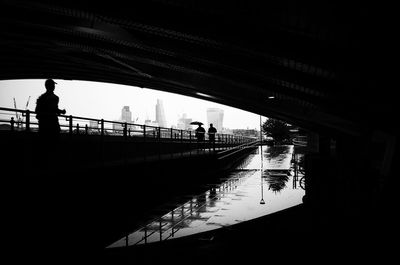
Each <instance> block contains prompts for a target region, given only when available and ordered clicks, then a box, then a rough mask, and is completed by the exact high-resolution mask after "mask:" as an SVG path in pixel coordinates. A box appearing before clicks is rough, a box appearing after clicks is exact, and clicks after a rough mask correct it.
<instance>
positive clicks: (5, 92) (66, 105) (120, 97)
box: [0, 79, 266, 130]
mask: <svg viewBox="0 0 400 265" xmlns="http://www.w3.org/2000/svg"><path fill="white" fill-rule="evenodd" d="M44 81H45V80H42V79H32V80H4V81H0V107H6V108H14V101H13V98H15V100H16V102H17V108H18V109H25V106H26V102H27V100H28V98H29V96H30V97H31V98H30V101H29V105H28V109H30V110H32V111H34V110H35V106H36V99H37V98H38V97H39V95H41V94H42V93H44V92H45V91H46V89H45V87H44ZM55 81H56V82H57V85H56V89H55V91H54V93H55V94H56V95H58V96H59V98H60V103H59V108H60V109H66V111H67V113H66V114H67V115H73V116H80V117H87V118H95V119H101V118H103V119H105V120H118V119H120V116H121V109H122V107H123V106H129V108H130V111H131V112H132V119H133V120H135V119H136V118H138V120H137V121H136V122H135V123H138V124H143V123H144V120H145V119H147V118H148V119H150V120H155V105H156V103H157V99H161V100H162V101H163V104H164V112H165V116H166V119H167V125H168V127H171V126H172V125H174V126H176V125H177V123H178V119H179V118H180V117H182V114H183V113H186V114H187V117H188V118H192V119H193V121H195V120H197V121H201V122H203V123H204V124H205V125H206V126H205V127H208V126H207V114H206V110H207V108H220V109H223V110H224V120H223V127H225V128H229V129H247V128H249V129H257V130H259V128H260V116H259V115H258V114H254V113H250V112H247V111H244V110H240V109H236V108H232V107H229V106H225V105H221V104H217V103H213V102H210V101H205V100H201V99H197V98H191V97H187V96H182V95H179V94H173V93H167V92H162V91H158V90H152V89H146V88H143V89H142V88H138V87H133V86H125V85H116V84H109V83H98V82H88V81H75V80H73V81H70V80H58V79H55ZM265 119H266V118H265V117H262V122H264V121H265Z"/></svg>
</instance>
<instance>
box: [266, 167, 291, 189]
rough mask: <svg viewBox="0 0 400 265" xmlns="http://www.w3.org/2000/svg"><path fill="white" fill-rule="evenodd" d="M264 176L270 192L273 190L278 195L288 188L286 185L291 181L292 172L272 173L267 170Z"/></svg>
mask: <svg viewBox="0 0 400 265" xmlns="http://www.w3.org/2000/svg"><path fill="white" fill-rule="evenodd" d="M263 176H264V177H265V178H266V180H267V183H268V190H272V191H273V192H275V193H276V192H280V191H281V190H282V189H284V188H285V187H286V183H287V182H288V181H289V176H290V172H271V171H269V170H265V171H264V173H263Z"/></svg>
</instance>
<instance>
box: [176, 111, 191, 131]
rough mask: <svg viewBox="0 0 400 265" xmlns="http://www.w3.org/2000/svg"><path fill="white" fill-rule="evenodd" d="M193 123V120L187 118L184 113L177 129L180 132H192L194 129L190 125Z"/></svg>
mask: <svg viewBox="0 0 400 265" xmlns="http://www.w3.org/2000/svg"><path fill="white" fill-rule="evenodd" d="M191 122H192V119H189V118H187V115H186V113H184V114H183V115H182V118H180V119H179V120H178V126H177V128H178V129H180V130H191V129H192V127H191V125H190V123H191Z"/></svg>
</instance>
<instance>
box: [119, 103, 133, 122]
mask: <svg viewBox="0 0 400 265" xmlns="http://www.w3.org/2000/svg"><path fill="white" fill-rule="evenodd" d="M121 121H124V122H128V123H131V122H132V112H131V111H130V110H129V106H124V107H123V108H122V111H121Z"/></svg>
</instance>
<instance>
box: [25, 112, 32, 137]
mask: <svg viewBox="0 0 400 265" xmlns="http://www.w3.org/2000/svg"><path fill="white" fill-rule="evenodd" d="M25 115H26V118H25V130H26V131H27V132H29V131H30V127H31V111H30V110H26V114H25Z"/></svg>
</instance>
